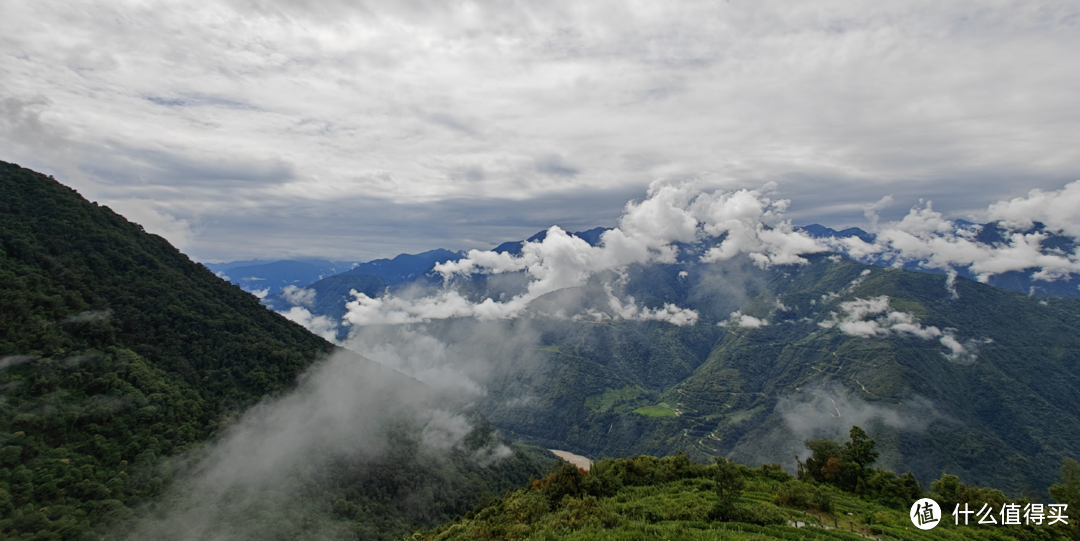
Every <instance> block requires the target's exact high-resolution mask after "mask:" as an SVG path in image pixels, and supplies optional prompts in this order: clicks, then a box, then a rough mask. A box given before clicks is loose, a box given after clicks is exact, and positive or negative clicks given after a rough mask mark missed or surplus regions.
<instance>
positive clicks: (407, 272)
mask: <svg viewBox="0 0 1080 541" xmlns="http://www.w3.org/2000/svg"><path fill="white" fill-rule="evenodd" d="M461 257H462V254H461V253H460V252H451V251H450V250H444V249H442V248H439V249H437V250H430V251H427V252H423V253H419V254H415V255H412V254H401V255H398V256H397V257H394V258H393V259H375V260H372V261H368V262H367V263H360V264H358V265H356V266H354V267H353V268H352V269H350V270H348V271H345V272H344V273H343V274H369V275H372V276H378V277H379V278H381V279H382V280H383V281H384V282H386V283H387V284H388V285H397V284H400V283H403V282H407V281H409V280H412V279H414V278H417V277H420V276H423V275H424V274H425V273H427V272H428V271H430V270H431V269H433V268H435V264H436V263H445V262H447V261H457V260H458V259H461Z"/></svg>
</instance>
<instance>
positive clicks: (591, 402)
mask: <svg viewBox="0 0 1080 541" xmlns="http://www.w3.org/2000/svg"><path fill="white" fill-rule="evenodd" d="M643 394H645V389H642V388H641V387H637V386H634V385H627V386H626V387H623V388H622V389H606V390H605V391H604V394H599V395H593V396H589V397H586V398H585V407H586V408H589V409H590V410H592V411H596V412H605V411H608V410H610V409H612V408H615V410H616V411H617V412H618V411H619V410H620V409H623V408H618V407H616V406H619V405H624V404H626V403H627V402H631V403H632V402H634V401H636V400H637V399H638V398H639V397H640V396H641V395H643ZM620 413H621V412H620Z"/></svg>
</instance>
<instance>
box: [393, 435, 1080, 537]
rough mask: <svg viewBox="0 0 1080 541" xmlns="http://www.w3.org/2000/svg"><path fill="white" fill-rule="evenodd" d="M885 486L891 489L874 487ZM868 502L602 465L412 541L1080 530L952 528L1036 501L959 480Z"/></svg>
mask: <svg viewBox="0 0 1080 541" xmlns="http://www.w3.org/2000/svg"><path fill="white" fill-rule="evenodd" d="M1074 464H1075V463H1074ZM872 471H873V472H874V473H873V477H872V479H871V480H870V482H869V484H870V485H875V484H881V486H882V487H884V486H885V485H890V484H891V486H892V488H893V489H896V488H899V487H901V486H902V485H905V484H906V483H904V482H902V478H899V479H898V478H896V477H890V476H891V472H880V471H877V470H872ZM884 478H890V479H892V481H891V483H890V482H885V483H883V484H882V483H877V482H875V481H874V480H873V479H884ZM1075 485H1076V482H1075V481H1074V482H1073V483H1072V484H1071V485H1069V486H1074V487H1075ZM1059 486H1060V487H1062V488H1064V487H1065V485H1064V484H1063V485H1059ZM871 492H873V491H869V490H868V491H866V493H864V494H862V495H859V494H855V493H853V492H850V491H846V490H842V489H840V488H838V487H836V486H834V485H832V484H829V483H820V482H816V481H813V480H807V479H799V480H796V479H795V478H793V477H792V476H791V475H789V474H786V473H784V472H782V471H780V469H779V467H778V466H777V465H775V464H773V465H765V466H763V467H762V468H758V469H750V468H747V467H745V466H742V465H738V464H735V463H731V462H728V461H727V460H725V459H719V460H718V461H716V462H715V463H713V464H708V465H701V464H696V463H694V462H692V461H690V460H689V459H688V458H687V457H686V455H683V454H679V455H676V456H669V457H665V458H661V459H657V458H654V457H651V456H644V455H643V456H637V457H633V458H625V459H603V460H600V461H599V462H596V463H594V464H593V465H592V469H591V471H579V470H577V469H576V468H575V467H573V466H571V465H568V464H566V465H561V466H558V467H556V468H555V469H553V470H552V471H551V473H549V474H548V475H547V476H546V477H544V478H543V479H540V480H538V481H536V482H534V483H533V484H532V486H530V487H526V488H523V489H519V490H517V491H515V492H513V493H510V494H508V495H507V496H506V497H504V498H503V499H501V500H495V501H490V502H487V503H486V504H485V505H483V506H480V507H478V508H477V509H475V510H473V511H472V512H470V513H469V514H468V515H466V516H465V517H464V518H462V519H459V520H457V521H454V522H451V523H448V524H445V525H442V526H440V527H438V528H435V529H433V530H430V531H422V532H417V533H416V534H414V535H413V536H412V537H411V538H410V539H414V540H417V541H419V540H421V539H428V540H439V541H446V540H470V541H473V540H517V539H567V540H600V539H604V540H610V539H623V540H644V539H680V540H713V539H747V540H751V539H790V540H792V541H796V540H823V541H824V540H858V539H881V540H884V539H905V540H920V541H921V540H927V541H929V540H934V539H944V540H954V541H959V540H978V539H997V540H1010V539H1027V540H1034V539H1045V540H1050V539H1076V538H1077V532H1078V531H1080V530H1078V529H1077V527H1076V524H1075V521H1073V520H1072V519H1071V518H1069V519H1066V521H1065V522H1067V523H1062V522H1060V521H1058V522H1055V524H1054V525H1052V526H1051V525H1049V522H1050V520H1043V521H1041V522H1038V523H1036V522H1034V521H1028V522H1027V523H1025V522H1024V519H1023V518H1022V516H1019V515H1018V516H1017V518H1016V523H1015V524H1010V525H1003V524H1001V523H1002V522H1003V520H1002V518H1001V517H994V518H995V520H996V523H995V524H994V525H990V524H978V523H977V521H976V520H974V519H973V520H971V521H970V522H969V523H968V524H964V523H963V517H962V516H961V517H960V520H959V521H957V520H956V519H954V517H953V516H951V513H952V510H953V509H954V507H955V506H956V504H960V505H961V506H966V508H967V509H982V506H983V505H984V504H986V505H988V507H991V508H992V509H994V510H995V512H996V511H998V510H1001V509H1002V508H1003V505H1004V504H1008V505H1016V506H1018V508H1020V509H1022V508H1024V506H1025V505H1027V504H1028V503H1032V502H1029V501H1028V500H1023V499H1021V500H1008V499H1007V498H1005V497H1004V495H1003V494H1002V493H1001V492H1000V491H997V490H993V489H988V488H982V487H974V486H968V485H964V484H963V483H959V482H958V481H957V480H956V478H955V477H949V476H943V477H942V478H941V479H939V480H937V481H935V482H934V483H933V485H932V487H931V490H930V491H927V492H924V491H923V490H922V488H920V487H918V486H917V485H916V486H906V487H903V490H900V491H899V492H897V491H896V490H892V491H886V492H875V493H871ZM923 497H926V498H931V499H933V500H935V501H936V502H939V505H940V513H935V514H934V518H936V519H937V523H936V525H935V526H934V527H933V528H932V529H929V530H920V529H918V528H916V527H915V526H914V524H913V522H912V519H911V518H910V515H909V512H910V509H911V505H912V503H914V502H915V499H916V498H923ZM1034 503H1039V502H1038V501H1036V502H1034ZM1044 505H1045V504H1044ZM1044 509H1045V507H1044ZM1070 509H1072V506H1071V505H1070V506H1069V507H1068V508H1066V511H1065V514H1066V515H1068V510H1070Z"/></svg>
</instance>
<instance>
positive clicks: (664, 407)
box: [634, 402, 675, 417]
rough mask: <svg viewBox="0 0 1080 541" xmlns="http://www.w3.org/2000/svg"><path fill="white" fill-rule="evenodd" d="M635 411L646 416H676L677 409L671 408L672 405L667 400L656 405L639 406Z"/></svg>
mask: <svg viewBox="0 0 1080 541" xmlns="http://www.w3.org/2000/svg"><path fill="white" fill-rule="evenodd" d="M634 413H637V414H639V415H644V416H646V417H675V410H673V409H671V406H669V405H668V404H667V402H661V403H659V404H657V405H655V406H646V407H644V408H638V409H636V410H634Z"/></svg>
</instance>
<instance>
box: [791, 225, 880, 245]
mask: <svg viewBox="0 0 1080 541" xmlns="http://www.w3.org/2000/svg"><path fill="white" fill-rule="evenodd" d="M795 230H796V231H805V232H806V234H807V235H810V236H811V237H814V238H815V239H826V238H837V239H846V238H848V237H858V238H860V239H862V240H864V241H866V242H874V238H875V237H874V235H873V234H871V233H867V232H866V231H863V230H862V229H859V228H858V227H849V228H847V229H845V230H843V231H837V230H835V229H833V228H831V227H825V226H823V225H821V224H810V225H804V226H799V227H796V228H795Z"/></svg>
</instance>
